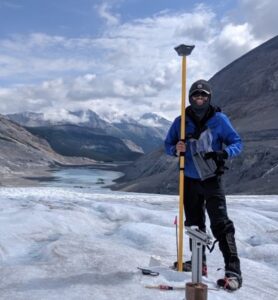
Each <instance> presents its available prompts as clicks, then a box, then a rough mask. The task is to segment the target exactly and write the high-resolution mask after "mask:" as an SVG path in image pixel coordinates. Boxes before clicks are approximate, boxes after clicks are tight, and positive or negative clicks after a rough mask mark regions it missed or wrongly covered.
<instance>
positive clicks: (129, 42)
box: [0, 0, 267, 119]
mask: <svg viewBox="0 0 278 300" xmlns="http://www.w3.org/2000/svg"><path fill="white" fill-rule="evenodd" d="M243 2H244V3H243ZM243 2H242V5H249V4H248V1H247V0H244V1H243ZM256 3H257V2H256ZM98 11H99V13H100V14H102V17H103V18H104V19H105V20H106V22H107V23H108V25H109V26H108V27H107V29H106V30H104V31H103V33H102V34H101V35H100V36H99V37H85V38H66V37H63V36H51V35H47V34H44V33H32V34H30V35H27V36H12V37H10V38H9V39H4V40H0V65H1V66H4V67H2V68H0V78H1V79H2V82H7V86H6V87H3V88H2V89H0V111H1V112H2V113H9V112H15V111H21V110H32V111H38V110H40V111H46V110H53V111H54V110H59V109H71V110H72V109H81V108H84V109H86V108H90V109H92V110H95V111H96V112H100V113H104V112H106V111H115V112H116V113H117V112H120V111H124V112H125V113H127V114H130V115H131V116H133V117H134V118H136V117H138V116H139V115H140V114H142V113H144V112H154V111H155V112H157V113H159V112H160V113H162V114H164V115H165V116H168V117H169V118H171V119H172V118H174V116H175V115H177V114H178V113H179V109H180V103H179V102H180V81H181V78H180V77H181V74H180V72H181V71H180V68H181V60H180V57H178V56H177V54H176V52H175V51H174V49H173V48H174V47H175V46H177V45H178V44H181V43H188V44H195V45H196V48H195V49H194V51H193V53H192V55H190V57H189V58H188V60H187V83H188V86H189V85H190V83H191V82H193V81H195V80H196V79H199V78H205V79H209V78H210V77H211V76H212V75H214V74H215V73H216V72H217V71H219V70H220V69H221V68H223V67H224V66H225V65H226V64H228V63H230V62H232V61H233V60H234V59H236V58H238V57H239V56H241V55H243V54H244V53H246V52H247V51H249V50H251V49H252V48H254V47H255V46H257V45H259V44H260V43H261V42H263V41H264V39H263V38H260V37H258V36H257V35H256V34H255V33H254V25H253V23H252V22H251V21H250V22H248V21H245V22H242V21H241V22H239V21H238V20H236V19H232V18H229V19H227V18H225V16H223V18H222V19H221V18H219V16H217V15H216V14H215V13H214V12H213V10H212V8H209V7H208V6H205V5H198V6H196V7H195V9H193V10H192V11H191V12H190V11H187V12H176V13H174V12H171V13H169V12H163V13H159V14H156V15H154V16H151V17H148V18H143V19H137V20H133V21H130V22H125V23H120V18H119V17H118V16H117V15H116V14H114V13H113V12H112V4H111V3H110V4H109V3H108V2H103V3H102V4H101V5H100V6H98ZM265 36H267V34H265ZM11 82H13V84H11ZM23 104H24V105H23Z"/></svg>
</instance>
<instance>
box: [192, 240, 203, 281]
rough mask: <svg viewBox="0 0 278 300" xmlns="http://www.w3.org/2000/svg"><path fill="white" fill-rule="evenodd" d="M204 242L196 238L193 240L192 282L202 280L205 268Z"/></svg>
mask: <svg viewBox="0 0 278 300" xmlns="http://www.w3.org/2000/svg"><path fill="white" fill-rule="evenodd" d="M202 248H203V247H202V244H201V243H200V242H198V241H196V240H195V239H193V240H192V282H193V283H201V282H202V268H203V263H202V260H203V257H202V255H203V251H202Z"/></svg>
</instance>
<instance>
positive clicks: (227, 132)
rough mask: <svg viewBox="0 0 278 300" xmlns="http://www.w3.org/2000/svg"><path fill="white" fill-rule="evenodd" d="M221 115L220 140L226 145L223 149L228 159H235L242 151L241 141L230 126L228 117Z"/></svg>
mask: <svg viewBox="0 0 278 300" xmlns="http://www.w3.org/2000/svg"><path fill="white" fill-rule="evenodd" d="M221 115H222V124H221V125H222V139H223V143H224V144H225V145H226V148H225V149H224V150H225V151H226V152H227V153H228V156H229V157H235V156H237V155H239V154H240V152H241V151H242V141H241V138H240V136H239V134H238V133H237V132H236V130H235V129H234V127H233V126H232V124H231V122H230V120H229V119H228V117H227V116H226V115H224V114H221Z"/></svg>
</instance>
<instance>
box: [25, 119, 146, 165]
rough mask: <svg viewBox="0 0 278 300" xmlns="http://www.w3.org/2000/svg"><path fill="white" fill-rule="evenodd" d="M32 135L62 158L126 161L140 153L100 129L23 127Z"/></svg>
mask: <svg viewBox="0 0 278 300" xmlns="http://www.w3.org/2000/svg"><path fill="white" fill-rule="evenodd" d="M27 129H28V131H29V132H31V133H32V134H34V135H36V136H39V137H41V138H44V139H45V140H47V141H48V143H49V144H50V146H51V147H52V149H53V150H54V151H56V152H57V153H59V154H61V155H64V156H77V157H88V158H91V159H94V160H97V161H105V162H111V161H123V160H124V161H129V160H134V159H136V158H138V157H139V156H140V155H142V153H140V149H136V147H133V148H132V146H130V145H128V146H127V144H126V143H125V142H124V141H122V140H121V139H119V138H117V137H114V136H109V135H107V134H106V133H105V132H104V131H102V130H101V129H92V128H88V127H83V126H79V125H73V124H66V125H52V126H46V127H27Z"/></svg>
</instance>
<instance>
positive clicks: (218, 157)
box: [204, 150, 228, 176]
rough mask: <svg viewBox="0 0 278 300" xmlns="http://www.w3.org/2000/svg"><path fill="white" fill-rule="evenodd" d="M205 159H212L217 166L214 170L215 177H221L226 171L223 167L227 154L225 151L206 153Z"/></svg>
mask: <svg viewBox="0 0 278 300" xmlns="http://www.w3.org/2000/svg"><path fill="white" fill-rule="evenodd" d="M204 158H205V159H210V158H212V159H213V160H214V161H215V163H216V165H217V169H216V170H215V174H216V175H219V176H221V175H223V174H224V172H225V170H226V169H228V168H227V167H226V166H225V161H224V160H225V159H227V158H228V153H227V151H225V150H222V151H212V152H207V153H206V154H205V156H204Z"/></svg>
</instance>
